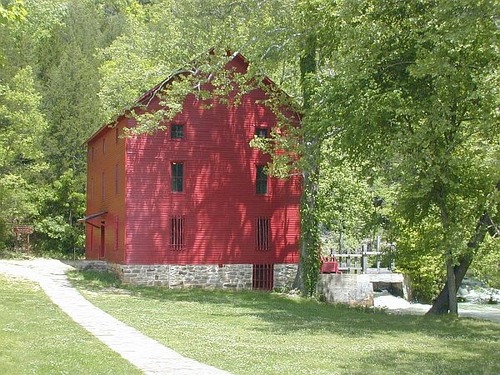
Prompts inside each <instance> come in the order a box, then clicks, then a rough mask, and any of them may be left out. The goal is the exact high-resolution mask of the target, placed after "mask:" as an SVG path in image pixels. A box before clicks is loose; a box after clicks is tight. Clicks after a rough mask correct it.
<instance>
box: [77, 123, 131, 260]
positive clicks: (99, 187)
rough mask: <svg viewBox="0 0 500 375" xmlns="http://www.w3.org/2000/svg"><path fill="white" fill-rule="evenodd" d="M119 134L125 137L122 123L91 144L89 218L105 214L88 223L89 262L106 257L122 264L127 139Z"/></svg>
mask: <svg viewBox="0 0 500 375" xmlns="http://www.w3.org/2000/svg"><path fill="white" fill-rule="evenodd" d="M116 132H118V135H120V134H122V132H123V124H122V123H120V124H119V125H118V126H117V127H116V128H104V129H102V130H101V131H100V133H99V136H98V137H94V138H93V139H92V140H91V141H90V142H89V145H88V149H89V155H88V158H87V215H95V214H99V213H102V214H101V215H99V216H97V217H95V218H92V219H90V220H88V221H87V224H86V238H87V240H86V244H85V252H86V256H87V258H89V259H100V258H104V259H106V260H109V261H112V262H116V263H123V261H124V259H125V237H124V233H125V225H124V223H125V219H126V216H125V204H124V202H125V139H123V138H121V137H117V133H116ZM103 179H104V180H103ZM103 235H104V241H102V237H103ZM103 246H104V248H103ZM103 255H104V256H103Z"/></svg>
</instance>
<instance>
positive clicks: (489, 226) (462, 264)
mask: <svg viewBox="0 0 500 375" xmlns="http://www.w3.org/2000/svg"><path fill="white" fill-rule="evenodd" d="M487 232H489V233H490V235H491V236H494V235H495V234H496V230H495V227H494V224H493V221H492V220H491V218H490V216H489V215H488V213H485V214H483V215H482V216H481V218H480V219H479V222H478V224H477V226H476V232H475V234H474V237H473V238H472V240H471V241H470V242H469V244H468V246H467V247H468V248H469V249H470V251H469V252H467V253H466V254H464V255H463V256H462V257H461V258H460V260H459V264H458V265H457V266H455V267H454V270H453V273H454V275H455V290H458V288H459V287H460V284H462V281H463V279H464V277H465V274H466V273H467V270H468V269H469V267H470V265H471V264H472V260H473V259H474V252H475V251H476V249H477V248H478V247H479V245H480V244H481V242H483V240H484V237H485V236H486V233H487ZM448 289H449V288H448V282H447V283H446V284H445V285H444V287H443V289H442V290H441V292H440V293H439V295H438V296H437V298H436V299H435V300H434V303H433V305H432V307H431V308H430V309H429V311H427V313H426V315H442V314H446V313H448V310H449V306H450V305H449V295H448Z"/></svg>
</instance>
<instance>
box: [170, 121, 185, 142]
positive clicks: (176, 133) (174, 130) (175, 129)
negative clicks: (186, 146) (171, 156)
mask: <svg viewBox="0 0 500 375" xmlns="http://www.w3.org/2000/svg"><path fill="white" fill-rule="evenodd" d="M170 138H171V139H184V125H179V124H172V125H170Z"/></svg>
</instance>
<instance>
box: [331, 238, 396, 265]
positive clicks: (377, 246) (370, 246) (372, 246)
mask: <svg viewBox="0 0 500 375" xmlns="http://www.w3.org/2000/svg"><path fill="white" fill-rule="evenodd" d="M382 254H383V252H382V251H381V243H380V237H377V238H376V240H375V241H373V242H371V241H370V242H366V243H364V244H362V245H361V247H360V248H359V249H356V250H354V251H351V250H350V249H347V250H346V251H344V252H337V253H334V252H332V253H331V255H330V256H329V257H326V258H325V259H326V260H330V261H335V262H337V263H338V271H339V272H342V273H367V272H368V270H370V271H371V272H388V271H390V270H391V269H394V263H393V261H392V262H391V266H390V267H389V268H382V267H381V256H382ZM373 256H375V257H376V261H375V267H374V268H373V267H372V268H370V267H369V263H368V262H369V259H370V257H373Z"/></svg>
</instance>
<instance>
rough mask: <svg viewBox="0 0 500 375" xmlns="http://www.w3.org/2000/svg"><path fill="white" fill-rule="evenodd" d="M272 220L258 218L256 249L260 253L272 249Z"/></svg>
mask: <svg viewBox="0 0 500 375" xmlns="http://www.w3.org/2000/svg"><path fill="white" fill-rule="evenodd" d="M270 222H271V220H270V219H269V218H268V217H259V218H257V223H256V225H257V228H256V229H257V230H256V236H255V247H256V249H257V250H260V251H268V250H270V249H271V223H270Z"/></svg>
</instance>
